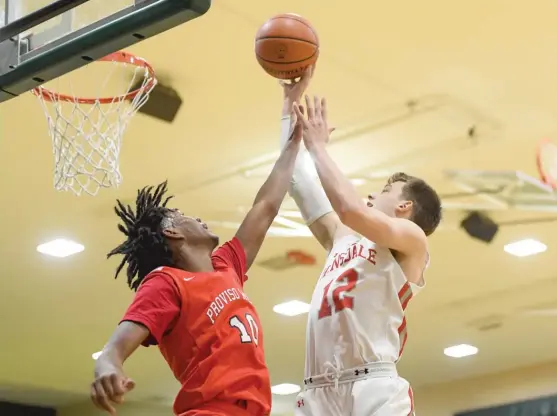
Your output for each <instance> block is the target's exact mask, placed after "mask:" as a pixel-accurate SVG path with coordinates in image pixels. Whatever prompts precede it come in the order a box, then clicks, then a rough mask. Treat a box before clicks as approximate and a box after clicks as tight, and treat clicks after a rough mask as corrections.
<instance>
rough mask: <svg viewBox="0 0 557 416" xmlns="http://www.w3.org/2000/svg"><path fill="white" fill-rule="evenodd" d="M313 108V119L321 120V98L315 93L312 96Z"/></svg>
mask: <svg viewBox="0 0 557 416" xmlns="http://www.w3.org/2000/svg"><path fill="white" fill-rule="evenodd" d="M313 108H314V111H315V119H316V120H321V100H320V99H319V97H318V96H317V95H314V96H313Z"/></svg>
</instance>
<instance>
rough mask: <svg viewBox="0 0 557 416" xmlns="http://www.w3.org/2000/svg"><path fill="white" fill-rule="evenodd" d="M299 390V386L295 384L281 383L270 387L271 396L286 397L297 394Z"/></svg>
mask: <svg viewBox="0 0 557 416" xmlns="http://www.w3.org/2000/svg"><path fill="white" fill-rule="evenodd" d="M300 390H301V388H300V386H298V385H297V384H290V383H282V384H277V385H276V386H273V387H271V392H272V393H273V394H279V395H281V396H287V395H289V394H296V393H299V392H300Z"/></svg>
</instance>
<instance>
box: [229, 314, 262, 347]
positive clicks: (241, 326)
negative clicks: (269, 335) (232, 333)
mask: <svg viewBox="0 0 557 416" xmlns="http://www.w3.org/2000/svg"><path fill="white" fill-rule="evenodd" d="M229 322H230V326H231V327H232V328H236V329H237V330H238V332H239V333H240V342H241V343H242V344H251V343H254V344H255V345H256V346H257V345H259V327H258V326H257V322H255V319H254V317H253V316H251V315H250V314H249V313H246V315H245V319H240V317H239V316H238V315H234V316H233V317H232V318H230V321H229ZM244 322H247V324H248V325H246V324H245V323H244ZM248 327H249V331H248Z"/></svg>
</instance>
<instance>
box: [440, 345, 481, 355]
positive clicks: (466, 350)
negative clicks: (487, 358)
mask: <svg viewBox="0 0 557 416" xmlns="http://www.w3.org/2000/svg"><path fill="white" fill-rule="evenodd" d="M443 352H444V353H445V355H446V356H447V357H452V358H462V357H468V356H470V355H476V354H477V353H478V349H477V348H476V347H474V346H472V345H468V344H460V345H453V346H452V347H447V348H445V350H444V351H443Z"/></svg>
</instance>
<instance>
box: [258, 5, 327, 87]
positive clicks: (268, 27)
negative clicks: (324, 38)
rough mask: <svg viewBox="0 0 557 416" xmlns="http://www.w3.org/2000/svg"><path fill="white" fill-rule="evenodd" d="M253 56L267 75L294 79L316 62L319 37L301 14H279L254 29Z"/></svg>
mask: <svg viewBox="0 0 557 416" xmlns="http://www.w3.org/2000/svg"><path fill="white" fill-rule="evenodd" d="M255 55H256V56H257V61H258V62H259V64H260V65H261V66H262V67H263V69H264V70H265V71H266V72H267V73H268V74H269V75H271V76H273V77H275V78H278V79H294V78H297V77H299V76H300V75H302V73H303V72H304V69H305V68H307V67H308V66H309V65H313V64H314V63H315V62H316V61H317V57H318V56H319V39H318V37H317V33H316V32H315V30H314V29H313V27H312V26H311V24H310V23H309V22H308V21H307V20H306V19H304V18H303V17H302V16H298V15H297V14H293V13H286V14H279V15H277V16H274V17H272V18H270V19H269V20H267V21H266V22H265V24H263V26H261V28H259V30H258V31H257V35H256V36H255Z"/></svg>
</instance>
